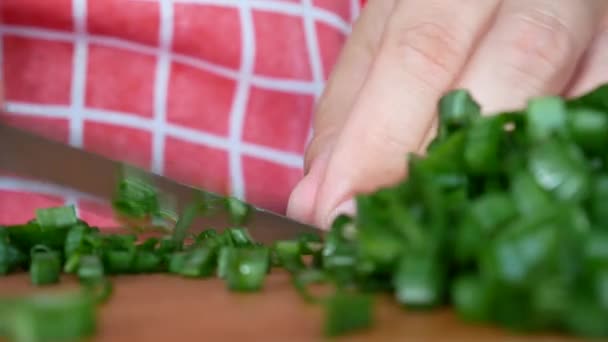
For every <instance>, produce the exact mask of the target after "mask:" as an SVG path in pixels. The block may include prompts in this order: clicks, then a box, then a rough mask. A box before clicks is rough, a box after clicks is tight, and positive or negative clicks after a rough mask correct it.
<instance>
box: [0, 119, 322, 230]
mask: <svg viewBox="0 0 608 342" xmlns="http://www.w3.org/2000/svg"><path fill="white" fill-rule="evenodd" d="M124 167H125V163H122V162H119V161H116V160H111V159H108V158H104V157H102V156H100V155H97V154H93V153H89V152H86V151H84V150H82V149H78V148H74V147H71V146H69V145H65V144H62V143H59V142H55V141H52V140H49V139H46V138H44V137H41V136H38V135H35V134H32V133H29V132H26V131H24V130H21V129H17V128H13V127H9V126H6V125H2V124H0V169H1V170H4V171H9V172H12V173H15V174H17V175H22V176H26V177H31V178H34V179H37V180H40V181H42V182H45V183H51V184H55V185H59V186H63V187H67V188H70V189H73V190H76V191H78V192H81V193H86V194H88V195H91V196H93V197H97V198H99V199H102V200H105V201H108V202H109V201H111V200H112V197H113V195H114V190H115V189H116V185H117V184H118V181H119V179H120V177H121V175H122V171H123V170H124ZM138 170H139V171H141V172H144V173H145V175H146V176H147V177H149V179H151V180H152V181H153V183H154V185H155V186H156V187H157V188H158V189H159V191H160V192H162V193H163V194H167V195H169V196H171V198H172V199H173V200H175V204H176V205H177V209H178V210H181V209H183V208H184V207H185V206H186V205H187V204H188V203H190V202H191V201H192V200H193V196H194V194H195V193H196V192H199V193H200V192H203V193H207V194H211V195H215V196H217V194H215V193H213V192H209V191H205V190H204V189H198V188H194V187H190V186H187V185H184V184H181V183H179V182H176V181H173V180H171V179H169V178H166V177H163V176H160V175H157V174H153V173H150V172H145V171H144V170H141V169H138ZM252 207H253V208H254V210H253V213H252V215H251V216H252V217H251V219H250V221H249V222H248V223H247V227H248V229H249V230H250V232H251V234H252V235H253V237H254V238H255V239H257V240H258V241H261V242H271V241H274V240H278V239H290V238H294V237H296V236H297V235H298V234H300V233H304V232H312V233H317V234H318V233H320V232H321V230H319V229H318V228H316V227H312V226H309V225H305V224H302V223H299V222H297V221H295V220H292V219H290V218H288V217H286V216H282V215H278V214H276V213H273V212H271V211H267V210H264V209H261V208H258V207H255V206H252ZM205 224H206V226H212V227H214V228H218V229H219V230H221V228H222V227H225V226H226V225H228V213H227V212H226V211H220V212H219V213H218V214H217V215H214V216H213V217H211V218H209V219H208V222H205Z"/></svg>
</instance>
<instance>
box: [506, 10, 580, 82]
mask: <svg viewBox="0 0 608 342" xmlns="http://www.w3.org/2000/svg"><path fill="white" fill-rule="evenodd" d="M509 25H510V26H509V27H513V29H512V30H510V33H509V34H508V37H507V42H506V47H507V50H506V56H507V58H508V61H507V64H508V66H509V67H512V68H514V69H516V70H517V71H520V72H521V73H522V74H525V75H528V76H529V77H531V78H539V79H546V78H549V77H552V76H553V75H555V74H557V73H559V72H560V70H561V69H562V68H563V67H564V65H565V64H566V63H568V60H569V59H570V57H571V56H572V54H573V52H574V51H576V41H575V39H574V37H573V34H572V32H571V31H570V29H569V28H568V26H567V25H566V24H565V23H564V22H563V21H562V20H560V19H559V17H558V16H557V15H555V13H551V12H547V11H540V10H532V11H529V12H526V13H521V14H520V15H517V16H514V17H513V19H512V22H510V23H509Z"/></svg>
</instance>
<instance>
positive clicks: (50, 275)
mask: <svg viewBox="0 0 608 342" xmlns="http://www.w3.org/2000/svg"><path fill="white" fill-rule="evenodd" d="M30 259H31V262H30V281H31V282H32V284H34V285H47V284H54V283H57V282H59V276H60V274H61V259H60V255H59V253H58V252H56V251H53V250H51V249H50V248H48V247H47V246H44V245H37V246H34V247H33V248H32V251H31V252H30Z"/></svg>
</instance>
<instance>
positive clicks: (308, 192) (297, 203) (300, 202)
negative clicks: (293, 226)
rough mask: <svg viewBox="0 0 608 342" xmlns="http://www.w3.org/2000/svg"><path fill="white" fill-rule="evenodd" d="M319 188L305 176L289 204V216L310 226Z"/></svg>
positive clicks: (290, 198) (293, 192)
mask: <svg viewBox="0 0 608 342" xmlns="http://www.w3.org/2000/svg"><path fill="white" fill-rule="evenodd" d="M316 194H317V186H316V184H315V182H314V180H313V179H311V177H310V176H305V177H304V178H302V180H300V182H299V183H298V184H297V185H296V186H295V187H294V189H293V191H292V193H291V196H290V197H289V202H288V204H287V216H289V217H291V218H292V219H294V220H296V221H299V222H303V223H307V224H310V223H312V217H313V213H314V202H315V197H316Z"/></svg>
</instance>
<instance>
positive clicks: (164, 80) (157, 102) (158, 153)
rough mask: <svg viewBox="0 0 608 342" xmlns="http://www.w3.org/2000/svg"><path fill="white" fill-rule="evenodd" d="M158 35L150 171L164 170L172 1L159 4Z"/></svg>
mask: <svg viewBox="0 0 608 342" xmlns="http://www.w3.org/2000/svg"><path fill="white" fill-rule="evenodd" d="M159 6H160V27H159V37H158V41H159V42H160V52H159V54H158V57H157V58H156V71H155V73H156V75H155V77H154V130H153V131H152V134H153V135H154V137H153V141H152V171H153V172H155V173H158V174H163V172H164V163H165V162H164V159H165V158H164V156H165V130H166V117H167V91H168V88H169V74H170V73H171V60H170V57H169V51H170V50H171V44H172V41H173V1H172V0H165V1H161V2H160V4H159Z"/></svg>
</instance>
